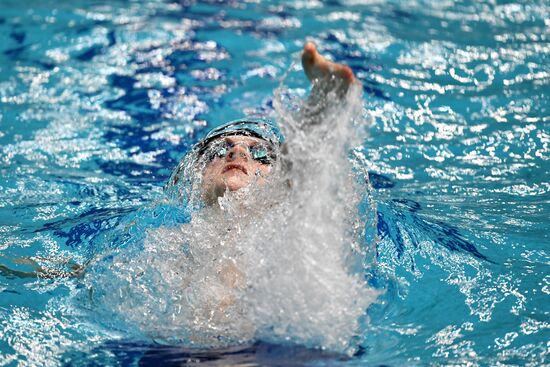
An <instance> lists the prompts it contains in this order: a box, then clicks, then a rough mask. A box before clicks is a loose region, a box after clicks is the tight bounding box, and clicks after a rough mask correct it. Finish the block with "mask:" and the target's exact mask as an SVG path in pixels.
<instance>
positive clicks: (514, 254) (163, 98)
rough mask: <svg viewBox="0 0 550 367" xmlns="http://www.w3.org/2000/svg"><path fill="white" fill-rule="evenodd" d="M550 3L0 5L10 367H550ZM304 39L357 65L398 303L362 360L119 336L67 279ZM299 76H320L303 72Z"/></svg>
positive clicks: (381, 257)
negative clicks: (183, 365) (201, 347)
mask: <svg viewBox="0 0 550 367" xmlns="http://www.w3.org/2000/svg"><path fill="white" fill-rule="evenodd" d="M549 12H550V5H548V3H547V2H545V1H539V2H537V1H531V2H517V3H516V2H494V1H485V2H484V1H478V2H472V1H462V2H456V3H453V2H439V1H411V2H403V3H401V2H398V1H389V2H378V1H370V2H365V3H364V4H363V3H362V2H359V1H331V2H313V1H289V2H254V1H250V2H238V1H227V2H223V1H219V2H218V1H204V2H201V1H196V2H194V1H181V2H169V1H147V2H138V1H112V2H107V1H78V2H71V4H69V3H66V4H65V3H63V2H56V1H41V2H32V3H24V2H14V1H11V0H9V1H8V0H5V1H2V2H1V3H0V145H1V151H0V160H1V163H0V164H1V177H2V178H1V181H0V187H1V189H0V292H1V296H0V365H7V366H12V365H20V366H26V365H78V366H80V365H105V364H111V365H159V364H164V365H168V364H169V363H172V364H173V365H177V364H178V363H179V364H181V363H188V364H190V365H193V364H201V365H224V364H229V363H232V364H234V365H239V364H242V365H245V364H247V363H248V364H247V365H392V366H402V365H453V366H457V365H458V366H478V365H479V366H494V365H510V366H525V365H529V366H539V365H544V364H546V363H548V362H547V359H548V355H549V353H550V346H549V344H548V340H550V321H549V320H550V318H549V312H550V308H549V307H548V305H549V304H550V302H549V301H550V271H549V269H550V267H549V265H550V256H549V254H548V245H549V244H550V240H549V237H548V228H549V215H550V183H549V181H550V180H549V178H550V172H549V171H550V164H549V159H550V154H549V143H550V128H549V116H550V113H549V111H548V105H549V104H548V98H549V93H550V87H549V84H550V61H549V54H550V23H549V21H548V19H550V14H549ZM305 39H312V40H314V41H315V42H316V43H317V44H318V46H319V48H320V50H322V51H323V52H324V53H326V54H328V55H330V56H331V57H332V58H333V59H335V60H338V61H340V62H344V63H347V64H348V65H350V66H351V67H352V69H353V70H354V72H355V74H356V75H357V77H358V78H359V79H360V80H361V81H362V83H363V89H364V93H365V94H364V105H365V108H366V110H367V111H368V118H369V119H370V121H371V126H370V128H369V137H368V138H367V139H366V140H365V141H364V144H363V145H362V152H363V153H364V154H365V156H366V157H367V158H368V160H367V161H368V167H367V168H368V170H369V171H370V177H371V183H372V185H373V187H374V192H373V198H374V201H375V202H376V207H377V209H376V210H377V218H378V224H377V232H378V233H377V240H376V256H375V259H374V260H373V264H372V266H371V267H368V269H367V270H366V273H365V277H366V279H368V281H369V283H370V284H371V286H373V287H375V288H377V289H379V290H380V291H382V292H383V293H382V294H381V296H380V297H379V302H378V303H375V304H373V305H371V306H370V307H369V309H368V310H367V314H368V318H369V321H368V323H364V324H363V326H362V330H361V331H360V335H359V336H358V341H357V344H358V345H359V348H358V352H357V353H356V354H355V355H354V356H353V357H349V356H347V355H345V354H339V353H333V352H330V351H321V350H319V349H316V346H315V345H293V344H286V345H285V344H273V343H270V342H267V341H262V340H258V341H256V342H254V343H252V344H250V345H244V346H235V347H228V348H222V349H216V350H193V349H191V350H188V349H183V348H180V347H178V346H174V345H168V346H166V345H162V346H161V345H158V344H155V343H154V342H153V341H151V340H149V339H147V338H146V337H140V336H136V335H135V333H133V332H130V331H127V330H125V329H124V328H123V327H119V328H116V329H112V330H108V329H106V328H105V326H104V324H103V323H102V322H100V321H98V320H97V317H94V315H95V312H96V310H94V308H93V306H90V307H84V306H83V305H82V302H80V301H79V297H81V294H82V292H81V288H82V284H81V281H80V279H79V278H74V277H70V278H65V277H59V276H51V275H52V274H53V272H54V271H58V274H62V273H64V272H65V273H66V272H68V271H71V270H74V268H75V267H77V266H79V265H86V264H87V263H88V262H89V261H91V260H92V259H94V258H95V257H97V256H98V255H99V254H101V253H103V252H105V251H108V250H109V249H111V248H113V247H117V246H121V244H123V243H124V241H125V239H124V238H117V236H118V235H119V233H120V231H119V228H120V225H121V224H124V223H129V222H131V221H132V218H134V217H135V216H136V215H146V214H143V213H144V212H145V213H147V211H148V209H147V208H148V207H150V205H151V204H152V203H153V202H155V201H156V200H159V198H160V197H162V195H163V194H162V188H163V185H164V183H165V181H166V179H167V178H168V176H169V174H170V172H171V170H172V168H173V167H174V166H175V165H176V164H177V162H178V160H179V159H180V158H181V156H182V155H183V154H184V153H185V152H186V151H187V150H188V149H189V147H190V146H191V145H192V144H193V143H194V142H196V141H197V140H198V139H200V137H202V136H204V134H205V133H206V132H207V131H208V129H209V128H211V127H212V126H216V125H218V124H220V123H221V122H223V121H227V120H230V119H233V118H237V117H240V116H242V115H243V114H253V113H266V112H269V111H271V110H272V109H273V105H272V96H273V90H274V89H275V88H276V87H277V86H278V85H279V84H280V80H281V78H282V77H283V76H284V75H285V73H287V72H288V70H289V68H291V65H292V64H293V63H294V62H295V61H296V60H298V55H299V52H300V50H301V47H302V45H303V42H304V40H305ZM285 83H287V84H288V86H289V87H290V88H307V85H308V84H307V81H306V80H305V78H303V77H301V76H300V71H299V70H298V68H297V67H296V68H293V69H292V70H291V72H290V74H289V77H288V78H287V79H286V82H285ZM136 213H142V214H136ZM150 214H151V215H152V216H153V217H154V216H155V215H154V213H150ZM365 245H366V246H368V245H372V244H365ZM22 259H25V260H22ZM37 266H41V267H42V268H44V267H47V268H48V269H50V272H49V274H48V275H49V276H45V275H44V274H42V275H41V276H40V277H37V276H36V275H35V274H36V272H35V271H36V269H37Z"/></svg>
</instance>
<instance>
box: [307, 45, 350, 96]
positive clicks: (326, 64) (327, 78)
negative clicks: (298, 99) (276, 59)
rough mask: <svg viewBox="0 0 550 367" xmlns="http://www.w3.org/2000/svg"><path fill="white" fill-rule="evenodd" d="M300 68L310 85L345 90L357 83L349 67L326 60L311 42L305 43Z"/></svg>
mask: <svg viewBox="0 0 550 367" xmlns="http://www.w3.org/2000/svg"><path fill="white" fill-rule="evenodd" d="M302 66H303V67H304V72H305V74H306V76H307V77H308V79H309V80H310V81H311V82H312V83H315V82H321V83H328V84H329V85H331V86H333V87H340V88H344V89H346V90H347V88H348V87H349V86H350V85H351V84H353V83H359V82H358V81H357V79H356V78H355V76H354V75H353V71H352V70H351V68H350V67H349V66H347V65H343V64H337V63H335V62H332V61H329V60H327V59H326V58H325V57H323V56H322V55H321V54H320V53H319V52H318V51H317V47H316V46H315V44H314V43H313V42H306V44H305V45H304V51H303V53H302Z"/></svg>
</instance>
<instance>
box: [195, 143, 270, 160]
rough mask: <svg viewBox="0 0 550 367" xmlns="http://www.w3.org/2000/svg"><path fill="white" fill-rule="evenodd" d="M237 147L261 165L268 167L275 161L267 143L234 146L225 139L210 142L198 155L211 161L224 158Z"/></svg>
mask: <svg viewBox="0 0 550 367" xmlns="http://www.w3.org/2000/svg"><path fill="white" fill-rule="evenodd" d="M237 145H240V146H242V147H244V148H245V149H246V150H247V151H248V154H250V157H251V158H252V159H254V160H255V161H257V162H259V163H261V164H267V165H269V164H272V163H273V162H274V161H275V158H276V154H275V152H274V151H273V147H272V146H271V145H270V144H268V143H267V142H266V143H262V142H257V143H255V144H253V145H248V144H247V143H245V142H238V143H236V144H235V143H231V142H229V141H227V140H226V139H225V138H221V139H218V140H215V141H212V142H210V144H208V146H206V147H205V149H204V150H203V151H201V152H199V154H201V155H202V156H203V157H205V158H206V159H207V160H208V161H212V160H214V159H215V158H224V157H226V156H227V155H228V154H229V153H230V151H231V149H233V147H235V146H237Z"/></svg>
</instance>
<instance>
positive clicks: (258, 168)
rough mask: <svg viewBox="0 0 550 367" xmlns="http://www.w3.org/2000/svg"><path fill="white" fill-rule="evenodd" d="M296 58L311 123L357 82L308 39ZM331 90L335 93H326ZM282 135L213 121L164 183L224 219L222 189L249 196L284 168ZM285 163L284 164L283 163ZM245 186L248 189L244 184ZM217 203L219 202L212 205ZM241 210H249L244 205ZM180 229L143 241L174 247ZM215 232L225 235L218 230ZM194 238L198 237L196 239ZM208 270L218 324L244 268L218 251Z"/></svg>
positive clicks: (255, 123)
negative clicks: (306, 85) (306, 83)
mask: <svg viewBox="0 0 550 367" xmlns="http://www.w3.org/2000/svg"><path fill="white" fill-rule="evenodd" d="M301 59H302V60H301V61H302V65H303V69H304V73H305V75H306V76H307V78H308V79H309V80H310V81H311V83H312V84H313V86H314V89H313V90H312V92H311V94H310V96H309V102H308V105H311V106H314V108H313V110H312V111H311V112H310V113H309V114H308V116H307V118H308V120H309V121H310V122H308V124H309V123H310V124H312V125H314V124H316V123H318V122H319V121H321V120H322V116H320V115H321V114H322V113H323V111H324V108H327V107H328V106H329V105H331V104H332V105H334V103H335V102H336V104H338V103H339V100H338V98H340V99H341V100H342V101H343V99H344V97H345V93H346V92H347V90H348V88H349V87H350V86H351V85H352V84H354V83H356V84H359V82H358V81H357V79H356V78H355V76H354V75H353V72H352V70H351V68H350V67H349V66H346V65H342V64H338V63H335V62H332V61H329V60H327V59H326V58H325V57H323V56H322V55H320V53H319V52H318V51H317V48H316V47H315V45H314V44H313V43H312V42H307V43H306V44H305V45H304V48H303V52H302V58H301ZM331 91H333V92H336V93H335V94H329V92H331ZM329 96H336V100H334V99H333V100H331V101H329V100H326V97H329ZM283 141H284V138H283V136H282V134H281V132H280V131H279V129H278V128H277V127H275V126H274V125H273V124H271V123H269V122H267V121H265V120H261V119H250V118H245V119H241V120H236V121H231V122H229V123H226V124H224V125H221V126H219V127H216V128H214V129H212V130H211V131H210V132H209V133H208V134H207V135H206V136H205V138H204V139H202V140H201V141H199V142H198V143H197V144H195V146H194V147H193V148H192V150H191V151H190V152H189V153H188V154H187V155H186V156H185V157H184V159H183V160H182V161H181V162H180V164H179V165H178V167H176V169H175V170H174V173H173V174H172V176H171V178H170V179H169V181H168V183H167V189H168V190H172V189H184V190H189V191H188V192H186V195H182V197H185V196H187V197H189V198H190V199H189V200H190V201H191V202H193V199H192V198H193V197H195V198H198V200H199V201H200V203H201V204H200V205H199V207H202V208H203V209H206V210H208V211H209V212H210V213H212V215H205V216H204V217H206V218H208V221H217V219H216V218H219V221H220V223H221V222H224V217H223V213H222V211H219V210H218V209H220V206H221V205H222V204H221V201H220V199H222V198H224V197H225V196H226V195H230V196H232V197H239V193H240V192H245V191H251V192H253V196H254V197H255V195H256V194H258V191H255V190H254V189H255V188H261V187H262V186H264V185H265V184H266V182H267V181H268V179H269V178H270V176H272V175H273V173H274V171H275V170H276V169H277V168H280V167H281V166H283V171H284V170H285V169H286V168H288V165H291V164H292V162H285V159H287V157H286V156H285V146H284V144H283ZM285 164H287V167H284V166H285ZM275 184H276V185H277V184H278V183H277V182H275ZM245 188H246V189H250V190H244V189H245ZM268 191H269V190H268ZM271 193H273V191H269V192H268V193H267V195H268V196H269V195H270V194H271ZM271 199H272V198H266V197H261V198H258V200H256V201H258V202H259V204H260V205H259V207H258V208H257V209H258V210H260V211H261V210H264V209H265V207H266V200H268V201H269V200H271ZM218 203H220V204H219V206H218V205H216V204H218ZM233 203H234V201H233ZM232 205H233V204H232ZM191 206H193V204H191ZM246 212H247V213H250V209H247V210H246ZM257 214H259V213H257ZM218 215H220V216H219V217H218ZM198 216H200V215H199V214H198ZM183 226H186V225H183ZM182 228H184V227H182ZM181 233H182V230H180V229H175V228H158V229H155V230H151V231H149V233H148V239H146V242H148V243H150V244H151V247H155V246H157V244H158V243H162V244H163V245H162V246H163V247H164V248H166V247H170V248H171V247H177V246H176V244H177V243H182V242H188V241H193V240H191V239H190V238H186V236H185V235H182V234H181ZM221 236H222V238H223V237H225V235H224V234H221ZM214 241H215V240H214ZM168 242H170V243H171V245H170V246H167V243H168ZM199 242H201V243H202V239H201V240H199ZM223 242H224V245H223V246H224V249H220V251H232V250H231V249H229V248H231V247H232V246H238V244H236V243H232V241H231V240H227V239H224V241H223ZM201 246H204V245H201V244H193V245H192V247H193V248H199V250H198V251H200V247H201ZM188 261H190V262H193V261H194V259H192V258H189V259H188ZM203 266H207V265H205V264H203ZM210 274H215V275H216V276H215V277H210V278H209V279H210V280H209V281H208V283H207V284H208V286H210V287H213V285H214V284H216V287H217V288H216V289H217V291H216V292H213V293H211V294H210V298H209V299H208V301H205V302H204V303H203V305H202V307H201V309H202V310H203V311H204V314H206V315H208V316H207V317H206V318H207V319H208V320H209V322H208V323H210V322H213V324H216V325H221V324H224V322H225V321H224V320H225V319H226V317H227V316H226V315H227V314H228V312H227V310H228V309H229V308H231V307H233V306H234V305H235V302H236V299H235V293H234V291H235V290H238V291H242V290H243V289H244V288H245V287H246V274H245V273H244V272H243V269H242V267H241V266H240V265H239V263H238V260H236V259H235V258H231V257H229V258H224V256H221V254H220V256H219V257H217V260H216V265H215V268H213V269H212V271H211V272H210ZM208 323H206V324H208Z"/></svg>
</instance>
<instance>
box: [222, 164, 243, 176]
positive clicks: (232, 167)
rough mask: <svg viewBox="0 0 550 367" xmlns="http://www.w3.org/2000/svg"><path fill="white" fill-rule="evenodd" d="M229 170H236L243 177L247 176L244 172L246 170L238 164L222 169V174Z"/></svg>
mask: <svg viewBox="0 0 550 367" xmlns="http://www.w3.org/2000/svg"><path fill="white" fill-rule="evenodd" d="M231 170H238V171H241V172H242V173H244V174H245V175H248V171H247V170H246V168H244V166H241V165H240V164H228V165H227V166H225V167H224V168H223V170H222V173H225V172H229V171H231Z"/></svg>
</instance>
